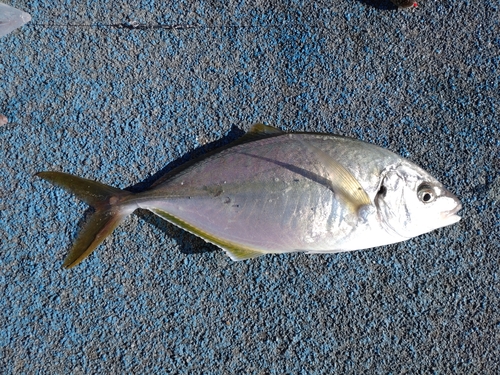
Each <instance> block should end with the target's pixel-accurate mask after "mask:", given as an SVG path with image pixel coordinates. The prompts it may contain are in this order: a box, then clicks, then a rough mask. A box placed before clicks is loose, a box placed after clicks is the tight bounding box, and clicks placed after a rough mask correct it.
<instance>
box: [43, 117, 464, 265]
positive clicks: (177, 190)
mask: <svg viewBox="0 0 500 375" xmlns="http://www.w3.org/2000/svg"><path fill="white" fill-rule="evenodd" d="M38 176H39V177H41V178H43V179H45V180H47V181H50V182H51V183H53V184H54V185H57V186H60V187H62V188H64V189H66V190H68V191H70V192H72V193H74V194H75V195H76V196H78V197H79V198H80V199H82V200H84V201H85V202H86V203H88V204H89V205H91V206H93V207H94V208H95V213H94V214H93V216H92V217H91V218H90V220H89V222H88V224H87V225H86V227H84V229H83V230H82V232H81V233H80V235H79V237H78V238H77V240H76V242H75V244H74V245H73V247H72V249H71V250H70V252H69V254H68V256H67V258H66V260H65V261H64V267H67V268H70V267H73V266H75V265H77V264H78V263H80V262H81V261H82V260H83V259H84V258H85V257H86V256H88V255H89V254H90V253H91V252H92V251H93V250H94V249H95V248H96V247H97V246H98V245H99V244H100V243H101V242H102V241H103V240H104V238H106V237H107V236H108V235H109V234H110V233H111V232H112V231H113V229H115V228H116V227H117V226H118V225H119V224H120V223H121V222H122V221H123V220H124V219H125V218H126V217H127V216H128V215H130V214H131V213H132V212H134V211H135V210H136V209H137V208H143V209H147V210H150V211H151V212H153V213H155V214H156V215H158V216H160V217H161V218H163V219H165V220H167V221H169V222H171V223H173V224H175V225H177V226H179V227H181V228H183V229H185V230H187V231H189V232H191V233H193V234H195V235H197V236H199V237H201V238H203V239H205V240H206V241H208V242H210V243H213V244H215V245H217V246H219V247H220V248H222V249H224V250H225V251H226V253H227V254H228V255H229V256H230V257H231V259H233V260H243V259H250V258H255V257H258V256H261V255H264V254H269V253H287V252H297V251H302V252H307V253H332V252H340V251H351V250H358V249H365V248H370V247H375V246H381V245H387V244H392V243H395V242H400V241H404V240H407V239H409V238H412V237H415V236H418V235H420V234H422V233H426V232H429V231H431V230H434V229H436V228H440V227H443V226H446V225H450V224H453V223H456V222H457V221H459V220H460V217H459V216H458V215H457V214H456V213H457V212H458V211H459V210H460V209H461V208H462V206H461V204H460V202H459V200H458V199H457V198H456V197H455V196H454V195H453V194H452V193H450V192H449V191H448V190H446V189H445V188H444V186H443V185H442V184H441V183H439V182H438V181H437V180H436V179H435V178H433V177H432V176H430V175H429V174H428V173H427V172H425V171H424V170H423V169H421V168H419V167H418V166H416V165H415V164H413V163H411V162H409V161H407V160H405V159H403V158H402V157H400V156H398V155H396V154H394V153H392V152H390V151H388V150H385V149H383V148H380V147H378V146H375V145H372V144H369V143H365V142H362V141H360V140H356V139H352V138H346V137H342V136H337V135H328V134H316V133H284V132H282V131H280V130H278V129H276V128H273V127H270V126H265V125H262V124H258V125H255V126H254V127H253V128H252V129H251V130H250V131H249V132H248V133H247V134H245V135H244V136H243V137H242V138H240V139H239V140H237V141H236V142H234V143H233V144H230V145H229V146H227V147H224V148H222V149H220V150H216V151H214V152H212V153H209V154H208V155H205V156H204V157H202V158H200V159H198V160H194V161H192V162H189V163H187V165H185V166H181V167H180V168H178V169H176V170H174V171H172V172H171V173H169V174H167V175H166V176H164V177H163V178H161V179H159V180H158V181H156V182H155V183H154V184H153V185H152V186H151V188H149V189H148V190H146V191H143V192H140V193H132V192H129V191H124V190H120V189H116V188H113V187H110V186H107V185H104V184H101V183H99V182H95V181H91V180H86V179H82V178H80V177H76V176H72V175H69V174H65V173H61V172H40V173H38Z"/></svg>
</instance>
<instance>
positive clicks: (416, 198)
mask: <svg viewBox="0 0 500 375" xmlns="http://www.w3.org/2000/svg"><path fill="white" fill-rule="evenodd" d="M381 176H382V179H381V181H380V187H379V190H378V193H377V195H376V197H375V204H376V206H377V210H378V215H379V219H380V221H381V222H382V223H383V225H384V226H385V227H386V228H388V230H389V232H392V233H394V234H397V235H399V236H400V237H403V238H411V237H415V236H418V235H420V234H423V233H427V232H430V231H432V230H434V229H437V228H441V227H444V226H447V225H451V224H454V223H456V222H458V221H459V220H460V219H461V218H460V216H458V215H457V212H458V211H460V209H461V208H462V204H461V203H460V201H459V200H458V198H457V197H456V196H455V195H453V194H452V193H451V192H450V191H449V190H448V189H446V188H445V187H444V186H443V185H442V184H441V183H440V182H439V181H438V180H436V179H435V178H434V177H432V176H431V175H430V174H429V173H427V172H426V171H424V170H423V169H421V168H420V167H418V166H416V165H414V164H412V163H409V162H406V161H405V162H402V163H400V164H398V165H397V166H396V167H394V168H391V169H389V170H387V171H385V172H384V173H383V174H382V175H381Z"/></svg>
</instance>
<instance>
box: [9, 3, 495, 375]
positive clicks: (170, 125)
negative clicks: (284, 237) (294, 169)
mask: <svg viewBox="0 0 500 375" xmlns="http://www.w3.org/2000/svg"><path fill="white" fill-rule="evenodd" d="M11 4H12V5H13V6H15V7H17V8H19V9H22V10H24V11H27V12H28V13H30V14H31V16H32V17H33V19H32V21H31V22H30V23H28V24H27V25H25V26H23V27H22V28H20V29H18V30H16V31H14V32H13V33H11V34H9V35H7V36H4V37H2V38H0V72H1V75H0V77H1V78H0V114H3V115H4V116H5V118H6V119H4V121H2V123H3V125H2V126H1V127H0V177H1V178H0V246H1V255H0V288H1V302H0V303H1V307H2V308H1V310H0V373H5V374H11V373H15V374H24V373H27V374H28V373H29V374H34V373H40V374H42V373H47V374H69V373H72V374H97V373H109V374H112V373H113V374H118V373H145V374H153V373H155V374H156V373H172V374H173V373H180V374H332V373H339V374H348V373H358V374H359V373H383V374H391V373H392V374H403V373H408V374H416V373H425V374H430V373H435V374H451V373H453V374H497V373H499V372H500V364H499V359H500V350H499V349H500V345H499V342H500V314H499V311H498V306H500V280H499V277H500V274H499V259H500V245H499V242H500V224H499V222H500V213H499V207H498V201H499V197H500V176H499V170H500V152H499V149H500V122H499V109H500V108H499V104H500V99H499V98H500V85H499V73H500V25H499V23H500V17H499V11H500V5H499V3H498V1H485V0H477V1H468V0H456V1H449V0H440V1H434V0H422V1H420V2H419V7H418V8H416V9H409V10H408V9H407V10H397V9H395V8H394V6H393V5H392V4H391V3H390V2H389V1H387V2H384V1H369V0H359V1H358V0H335V1H333V0H331V1H290V0H283V1H275V0H271V1H259V0H257V1H248V2H244V1H230V2H223V1H203V0H198V1H184V0H179V1H175V2H174V1H172V2H162V1H153V0H149V1H147V0H144V1H132V2H129V1H123V0H113V1H100V2H90V1H87V2H85V1H81V2H77V1H60V0H53V1H48V0H34V1H12V3H11ZM134 26H136V27H134ZM256 122H265V123H267V124H270V125H275V126H277V127H280V128H282V129H286V130H289V131H319V132H332V133H338V134H342V135H347V136H353V137H356V138H360V139H363V140H365V141H369V142H373V143H375V144H378V145H380V146H383V147H386V148H389V149H391V150H392V151H394V152H396V153H398V154H400V155H403V156H405V157H407V158H409V159H410V160H412V161H414V162H416V163H417V164H419V165H421V166H422V167H424V168H425V169H426V170H428V171H429V172H430V173H431V174H433V175H434V176H435V177H436V178H438V179H439V180H440V181H442V182H443V183H444V184H445V185H446V186H447V187H449V188H450V190H451V191H453V192H454V193H455V194H456V195H457V196H458V197H459V198H460V199H461V200H462V202H463V205H464V208H463V210H462V216H463V219H462V221H461V222H459V223H458V224H456V225H454V226H452V227H447V228H443V229H440V230H437V231H434V232H432V233H429V234H426V235H423V236H420V237H417V238H415V239H412V240H410V241H407V242H404V243H400V244H397V245H392V246H387V247H381V248H377V249H372V250H365V251H357V252H351V253H342V254H330V255H304V254H286V255H270V256H265V257H261V258H258V259H255V260H250V261H244V262H239V263H233V262H232V261H231V260H230V259H229V258H228V257H226V255H225V254H224V253H223V252H222V251H220V250H218V249H217V248H216V247H214V246H212V245H208V244H206V243H205V242H204V241H203V240H201V239H198V238H196V237H194V236H192V235H190V234H188V233H186V232H184V231H182V230H180V229H178V228H176V227H174V226H172V225H170V224H168V223H165V222H163V221H161V220H160V219H159V218H156V217H154V216H153V215H152V214H149V213H147V212H137V213H136V214H135V215H132V216H131V217H130V218H129V219H128V220H127V221H126V222H125V223H124V224H122V225H121V226H120V227H119V228H117V229H116V230H115V232H114V233H113V235H112V236H110V237H109V238H108V239H107V240H106V241H105V242H104V244H103V245H101V246H100V247H99V248H98V250H97V251H96V252H95V253H94V254H93V255H92V256H91V257H90V258H88V259H87V260H85V261H84V262H83V263H82V264H81V265H80V266H78V267H77V268H75V269H72V270H70V271H67V270H63V269H61V264H62V260H63V258H64V257H65V255H66V252H67V249H68V248H69V247H70V246H71V243H72V242H73V240H74V238H75V236H76V234H77V232H78V230H79V227H80V225H81V224H82V220H83V218H84V217H85V212H86V211H87V207H86V206H85V204H83V203H81V202H78V200H77V199H76V198H73V197H71V196H70V195H69V194H67V193H65V192H63V191H62V190H60V189H57V188H53V187H52V186H50V185H49V184H48V183H46V182H44V181H41V180H40V179H37V178H36V177H34V176H33V175H34V174H35V173H36V172H38V171H42V170H60V171H65V172H69V173H73V174H77V175H79V176H82V177H86V178H92V179H96V180H99V181H102V182H104V183H107V184H110V185H114V186H117V187H121V188H125V187H130V186H133V185H135V186H136V188H141V187H142V186H144V184H147V183H149V182H151V181H152V179H153V178H154V177H155V176H158V174H159V173H162V172H165V171H168V170H170V169H171V168H173V167H174V166H176V165H179V164H181V163H183V162H184V161H186V160H189V159H192V158H193V157H195V156H197V155H200V154H202V153H204V152H206V151H207V150H210V149H213V148H214V147H216V146H219V145H223V144H227V143H228V142H229V141H231V140H233V139H235V138H236V137H238V136H239V135H241V134H242V132H243V131H245V130H247V129H248V128H249V127H250V126H251V125H252V124H254V123H256ZM144 181H145V182H144ZM143 182H144V183H143ZM137 184H139V185H137Z"/></svg>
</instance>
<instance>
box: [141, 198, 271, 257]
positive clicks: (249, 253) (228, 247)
mask: <svg viewBox="0 0 500 375" xmlns="http://www.w3.org/2000/svg"><path fill="white" fill-rule="evenodd" d="M149 210H150V211H151V212H153V213H154V214H156V215H158V216H160V217H161V218H162V219H164V220H166V221H168V222H169V223H172V224H174V225H176V226H178V227H180V228H182V229H184V230H186V231H188V232H189V233H191V234H194V235H195V236H198V237H200V238H203V239H204V240H205V241H207V242H210V243H211V244H214V245H215V246H218V247H220V248H221V249H222V250H224V251H225V252H226V254H227V255H228V256H229V257H230V258H231V259H232V260H234V261H239V260H245V259H252V258H257V257H260V256H262V255H265V254H267V253H266V252H265V251H260V250H255V249H251V248H247V247H245V246H243V245H240V244H236V243H233V242H231V241H227V240H224V239H222V238H219V237H217V236H214V235H212V234H210V233H207V232H205V231H203V230H201V229H200V228H197V227H195V226H194V225H191V224H189V223H186V222H185V221H184V220H181V219H179V218H177V217H176V216H174V215H171V214H169V213H168V212H166V211H163V210H160V209H157V208H150V209H149Z"/></svg>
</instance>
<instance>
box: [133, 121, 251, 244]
mask: <svg viewBox="0 0 500 375" xmlns="http://www.w3.org/2000/svg"><path fill="white" fill-rule="evenodd" d="M244 134H245V132H244V131H243V130H241V129H239V128H238V127H236V126H234V125H233V127H232V128H231V130H230V131H229V132H228V133H227V134H226V135H225V136H223V137H222V138H220V139H218V140H215V141H213V142H210V143H207V144H205V145H203V146H200V147H197V148H195V149H194V150H192V151H189V152H188V153H186V154H184V155H182V156H181V157H179V158H178V159H176V160H174V161H172V162H170V163H169V164H167V165H166V166H165V167H164V168H162V169H161V170H160V171H158V172H156V173H155V174H154V175H152V176H150V177H148V178H146V179H145V180H143V181H141V182H139V183H137V184H135V185H132V186H129V187H127V188H126V189H125V190H127V191H131V192H134V193H138V192H142V191H145V190H147V189H149V188H150V187H151V186H152V185H154V184H155V183H156V182H157V181H159V180H162V179H164V178H165V177H168V176H169V175H170V174H171V173H172V172H174V173H173V174H175V170H176V169H177V168H178V167H182V166H183V165H185V164H186V163H190V162H193V161H196V160H197V159H198V158H200V157H202V156H204V155H206V154H207V153H210V152H211V151H214V150H217V149H218V148H221V147H224V146H226V145H228V144H230V143H231V142H233V141H235V140H236V139H238V138H240V137H241V136H243V135H244ZM134 214H135V215H137V216H138V217H139V218H141V219H142V220H144V221H146V222H147V223H148V224H151V225H153V226H155V227H156V228H157V229H159V230H160V231H162V232H163V233H165V235H166V236H168V237H169V238H172V239H173V240H174V241H175V242H176V243H177V244H179V247H180V250H181V252H182V253H183V254H201V253H208V252H212V251H215V250H217V249H218V247H217V246H215V245H212V244H210V243H208V242H206V241H205V240H203V239H201V238H199V237H197V236H195V235H194V234H192V233H189V232H187V231H185V230H184V229H181V228H179V227H177V226H175V225H174V224H171V223H169V222H168V221H166V220H163V219H162V218H160V217H158V216H157V215H155V214H153V213H152V212H150V211H148V210H142V209H140V210H137V211H136V212H135V213H134Z"/></svg>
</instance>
